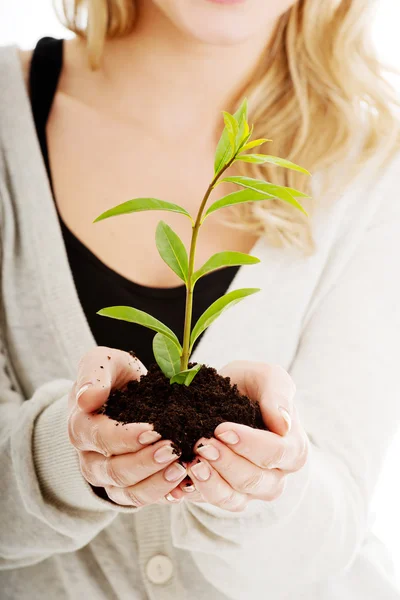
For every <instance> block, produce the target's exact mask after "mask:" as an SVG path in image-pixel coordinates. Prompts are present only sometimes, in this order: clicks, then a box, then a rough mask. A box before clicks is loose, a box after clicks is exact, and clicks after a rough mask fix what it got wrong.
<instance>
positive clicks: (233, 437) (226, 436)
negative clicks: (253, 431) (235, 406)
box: [217, 430, 239, 444]
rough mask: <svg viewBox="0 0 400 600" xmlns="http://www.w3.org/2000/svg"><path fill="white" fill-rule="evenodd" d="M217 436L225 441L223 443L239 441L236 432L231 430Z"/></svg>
mask: <svg viewBox="0 0 400 600" xmlns="http://www.w3.org/2000/svg"><path fill="white" fill-rule="evenodd" d="M217 438H218V439H220V440H222V441H223V442H225V444H237V443H238V441H239V436H238V434H237V433H236V432H235V431H231V430H229V431H224V433H220V434H218V435H217Z"/></svg>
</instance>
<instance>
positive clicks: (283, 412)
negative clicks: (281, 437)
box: [278, 406, 292, 435]
mask: <svg viewBox="0 0 400 600" xmlns="http://www.w3.org/2000/svg"><path fill="white" fill-rule="evenodd" d="M278 410H279V411H280V413H281V415H282V417H283V418H284V420H285V422H286V425H287V431H286V434H285V435H287V434H288V433H289V431H290V429H291V427H292V418H291V416H290V415H289V413H288V411H287V410H286V408H284V407H283V406H279V407H278Z"/></svg>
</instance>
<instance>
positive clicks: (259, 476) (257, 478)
mask: <svg viewBox="0 0 400 600" xmlns="http://www.w3.org/2000/svg"><path fill="white" fill-rule="evenodd" d="M263 481H264V472H263V471H261V470H260V471H257V472H256V473H253V474H252V475H250V476H249V477H248V478H247V479H245V481H244V482H243V483H242V484H241V485H240V489H239V491H240V492H243V493H244V494H252V493H254V492H256V491H257V490H258V489H259V488H260V487H261V486H262V483H263Z"/></svg>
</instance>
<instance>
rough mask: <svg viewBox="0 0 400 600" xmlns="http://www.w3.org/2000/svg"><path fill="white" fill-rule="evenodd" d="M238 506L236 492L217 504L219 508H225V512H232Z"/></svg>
mask: <svg viewBox="0 0 400 600" xmlns="http://www.w3.org/2000/svg"><path fill="white" fill-rule="evenodd" d="M236 505H237V493H236V492H235V490H232V491H231V492H229V493H228V494H227V495H226V496H223V497H222V498H220V499H219V501H218V502H217V506H219V507H220V508H224V509H225V510H232V509H233V508H235V506H236Z"/></svg>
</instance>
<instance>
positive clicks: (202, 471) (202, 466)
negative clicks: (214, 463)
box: [190, 461, 211, 481]
mask: <svg viewBox="0 0 400 600" xmlns="http://www.w3.org/2000/svg"><path fill="white" fill-rule="evenodd" d="M190 470H191V472H192V473H193V475H194V476H195V477H196V479H198V480H199V481H207V479H210V477H211V471H210V467H209V466H208V465H206V463H203V462H201V461H200V462H198V463H196V464H195V465H193V467H190Z"/></svg>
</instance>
